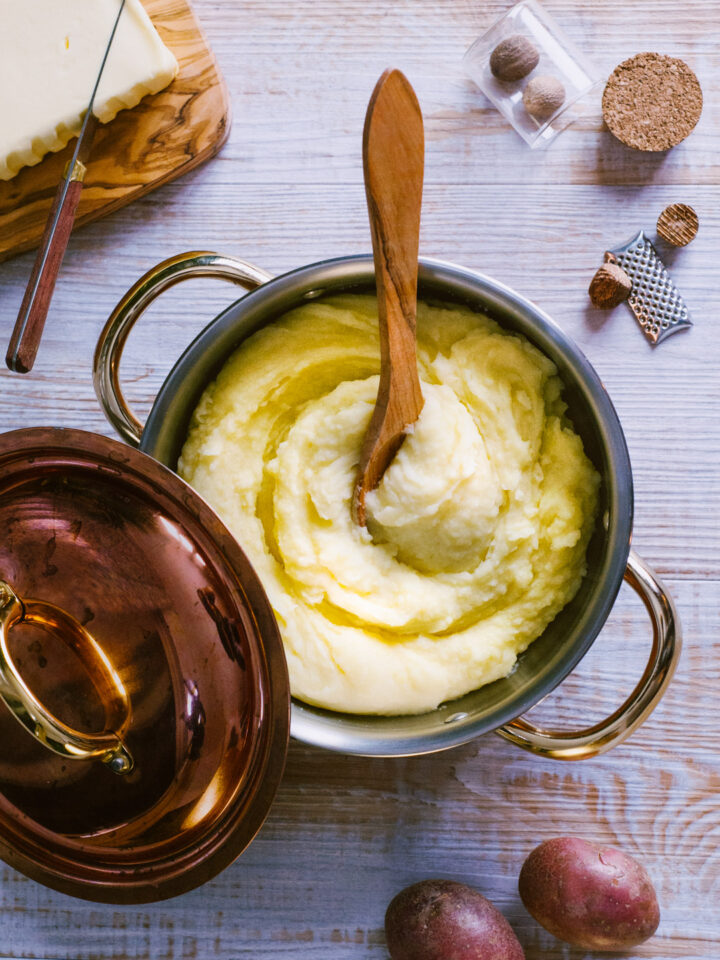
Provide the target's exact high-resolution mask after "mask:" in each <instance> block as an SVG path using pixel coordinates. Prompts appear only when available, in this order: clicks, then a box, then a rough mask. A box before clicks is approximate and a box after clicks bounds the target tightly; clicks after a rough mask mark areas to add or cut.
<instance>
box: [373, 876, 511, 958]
mask: <svg viewBox="0 0 720 960" xmlns="http://www.w3.org/2000/svg"><path fill="white" fill-rule="evenodd" d="M385 938H386V940H387V947H388V950H389V952H390V956H391V958H392V960H524V958H525V953H524V952H523V948H522V947H521V946H520V943H519V942H518V939H517V937H516V936H515V934H514V933H513V930H512V927H511V926H510V924H509V923H508V922H507V920H506V919H505V917H504V916H503V915H502V914H501V913H500V911H499V910H498V909H497V907H495V906H494V905H493V904H492V903H490V901H489V900H487V899H486V898H485V897H484V896H483V895H482V894H481V893H478V891H477V890H473V889H472V887H467V886H465V884H464V883H455V882H453V881H452V880H423V881H421V882H420V883H415V884H413V885H412V886H411V887H406V888H405V889H404V890H401V891H400V893H398V894H397V896H396V897H395V898H394V899H393V900H392V901H391V903H390V906H389V907H388V908H387V913H386V914H385Z"/></svg>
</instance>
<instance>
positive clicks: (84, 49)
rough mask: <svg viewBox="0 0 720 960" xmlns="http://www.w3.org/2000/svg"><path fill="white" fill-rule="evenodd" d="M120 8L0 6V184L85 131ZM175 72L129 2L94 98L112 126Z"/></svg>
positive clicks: (9, 1)
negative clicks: (94, 91)
mask: <svg viewBox="0 0 720 960" xmlns="http://www.w3.org/2000/svg"><path fill="white" fill-rule="evenodd" d="M119 3H120V0H0V180H9V179H10V178H11V177H14V176H15V174H16V173H17V172H18V170H20V169H21V168H22V167H25V166H29V165H32V164H35V163H39V162H40V161H41V160H42V158H43V157H44V156H45V154H47V153H49V152H51V151H53V150H62V148H63V147H64V146H65V145H66V144H67V143H68V141H69V140H71V139H72V138H73V137H75V136H77V134H78V133H79V132H80V127H81V125H82V118H83V114H84V112H85V110H86V108H87V105H88V101H89V100H90V94H91V93H92V89H93V85H94V83H95V79H96V77H97V74H98V71H99V69H100V63H101V62H102V57H103V54H104V52H105V48H106V46H107V42H108V40H109V38H110V33H111V31H112V27H113V23H114V21H115V18H116V16H117V12H118V9H119ZM177 70H178V65H177V61H176V60H175V57H174V56H173V55H172V53H171V52H170V51H169V50H168V49H167V47H166V46H165V45H164V43H163V42H162V40H161V39H160V37H159V36H158V33H157V31H156V30H155V27H154V26H153V25H152V22H151V20H150V18H149V17H148V15H147V13H146V11H145V9H144V7H143V6H142V4H141V3H140V0H126V3H125V9H124V10H123V13H122V16H121V17H120V23H119V24H118V29H117V33H116V34H115V39H114V41H113V45H112V47H111V49H110V54H109V56H108V61H107V63H106V64H105V70H104V72H103V76H102V80H101V81H100V87H99V89H98V92H97V95H96V97H95V108H94V111H93V112H94V113H95V114H97V116H98V118H99V119H100V120H101V121H102V122H103V123H107V122H108V121H109V120H112V118H113V117H114V116H115V115H116V114H117V112H118V111H119V110H122V109H123V108H124V107H134V106H135V105H136V104H138V103H139V102H140V100H141V99H142V98H143V97H144V96H146V95H147V94H150V93H157V92H158V90H162V89H163V87H166V86H167V85H168V84H169V83H170V81H171V80H172V79H173V77H174V76H175V75H176V73H177Z"/></svg>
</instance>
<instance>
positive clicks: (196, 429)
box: [179, 296, 599, 714]
mask: <svg viewBox="0 0 720 960" xmlns="http://www.w3.org/2000/svg"><path fill="white" fill-rule="evenodd" d="M418 363H419V370H420V377H421V381H422V389H423V395H424V398H425V407H424V409H423V412H422V414H421V416H420V419H419V420H418V422H417V423H416V424H415V425H414V427H413V428H412V430H411V432H410V433H409V435H408V436H407V438H406V439H405V442H404V443H403V446H402V447H401V448H400V451H399V453H398V454H397V456H396V458H395V460H394V461H393V463H392V464H391V465H390V467H389V468H388V470H387V471H386V474H385V476H384V478H383V480H382V482H381V484H380V486H379V487H378V489H377V490H376V491H374V492H373V493H372V494H370V496H369V497H368V501H367V503H368V511H369V518H370V519H369V522H368V529H365V528H361V527H358V526H357V525H356V524H355V523H353V520H352V515H351V501H352V492H353V486H354V483H355V479H356V471H357V463H358V459H359V453H360V448H361V445H362V441H363V437H364V434H365V431H366V429H367V425H368V422H369V418H370V415H371V413H372V409H373V405H374V402H375V397H376V394H377V384H378V373H379V343H378V333H377V312H376V303H375V299H374V298H373V297H369V296H342V297H334V298H328V299H326V300H323V301H319V302H316V303H312V304H308V305H306V306H302V307H300V308H298V309H296V310H293V311H291V312H290V313H288V314H286V315H285V316H284V317H282V318H280V319H279V320H277V321H276V322H274V323H273V324H271V325H270V326H268V327H266V328H264V329H263V330H261V331H259V332H258V333H256V334H255V335H253V336H252V337H251V338H250V339H248V340H247V341H246V342H245V343H244V344H243V345H242V346H241V347H240V348H239V349H238V350H237V351H236V352H235V354H234V355H233V356H232V357H231V358H230V359H229V360H228V362H227V363H226V365H225V367H224V368H223V370H222V371H221V373H220V375H219V376H218V378H217V380H216V381H215V382H214V383H213V384H211V385H210V386H209V387H208V388H207V390H206V391H205V393H204V395H203V397H202V399H201V401H200V404H199V405H198V408H197V410H196V411H195V414H194V416H193V420H192V423H191V427H190V431H189V435H188V439H187V441H186V443H185V446H184V448H183V452H182V456H181V458H180V463H179V471H180V473H181V475H182V476H183V477H184V478H185V479H186V480H187V481H188V482H189V483H191V484H192V485H193V486H194V487H195V488H196V489H197V490H198V491H199V492H200V493H201V494H202V495H203V496H204V497H205V498H206V499H207V500H208V501H209V502H210V503H211V504H212V505H213V506H214V507H215V509H216V510H217V511H218V513H219V514H220V516H221V517H222V518H223V519H224V521H225V522H226V523H227V525H228V526H229V527H230V529H231V530H232V532H233V533H234V534H235V536H236V537H237V539H238V540H239V542H240V544H241V545H242V546H243V548H244V549H245V550H246V552H247V553H248V555H249V557H250V559H251V561H252V562H253V564H254V566H255V568H256V570H257V571H258V574H259V575H260V577H261V579H262V581H263V584H264V586H265V589H266V590H267V592H268V595H269V597H270V601H271V603H272V605H273V608H274V610H275V613H276V615H277V618H278V622H279V624H280V630H281V633H282V635H283V640H284V643H285V649H286V654H287V658H288V665H289V669H290V678H291V685H292V690H293V694H294V695H295V696H296V697H299V698H300V699H303V700H306V701H308V702H310V703H314V704H318V705H320V706H323V707H327V708H329V709H335V710H342V711H349V712H356V713H381V714H401V713H421V712H423V711H427V710H431V709H433V708H434V707H436V706H437V705H438V704H439V703H441V702H442V701H444V700H448V699H451V698H453V697H457V696H460V695H461V694H464V693H467V692H468V691H470V690H473V689H476V688H477V687H479V686H482V685H483V684H485V683H489V682H491V681H493V680H497V679H499V678H501V677H504V676H506V675H507V674H508V673H509V672H510V670H511V669H512V667H513V665H514V664H515V661H516V659H517V656H518V654H519V653H521V652H522V651H523V650H524V649H525V648H526V647H527V646H528V645H529V644H530V643H531V642H532V641H533V640H534V639H536V638H537V637H538V636H539V635H540V634H541V633H542V631H543V630H544V629H545V627H546V626H547V624H548V623H549V622H550V621H551V620H552V619H553V617H555V616H556V615H557V613H558V612H559V611H560V610H561V609H562V608H563V607H564V606H565V604H567V603H568V602H569V600H571V599H572V597H573V596H574V595H575V593H576V592H577V589H578V587H579V585H580V582H581V580H582V577H583V576H584V573H585V551H586V547H587V543H588V540H589V538H590V534H591V532H592V529H593V526H594V518H595V514H596V504H597V488H598V484H599V477H598V475H597V473H596V471H595V470H594V468H593V467H592V465H591V463H590V462H589V460H588V459H587V457H586V456H585V454H584V452H583V448H582V443H581V441H580V438H579V437H578V436H577V434H575V432H574V431H573V429H572V427H571V425H570V423H569V422H568V420H567V419H566V417H565V405H564V403H563V401H562V398H561V384H560V381H559V379H558V377H557V374H556V371H555V367H554V365H553V364H552V362H551V361H550V360H548V359H547V358H546V357H545V356H544V355H543V354H541V353H540V352H539V351H538V350H536V349H535V348H534V347H533V346H532V345H531V344H530V343H529V342H528V341H527V340H525V339H524V338H522V337H520V336H517V335H511V334H508V333H504V332H502V331H501V329H500V327H499V326H498V325H497V324H495V323H494V322H493V321H491V320H489V319H488V318H487V317H484V316H483V315H481V314H477V313H474V312H472V311H470V310H469V309H466V308H461V307H458V306H429V305H427V304H422V303H421V304H419V308H418Z"/></svg>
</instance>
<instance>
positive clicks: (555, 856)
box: [518, 837, 660, 950]
mask: <svg viewBox="0 0 720 960" xmlns="http://www.w3.org/2000/svg"><path fill="white" fill-rule="evenodd" d="M518 886H519V888H520V897H521V898H522V902H523V903H524V904H525V906H526V907H527V909H528V911H529V912H530V913H531V914H532V915H533V917H535V919H536V920H537V922H538V923H540V924H542V926H543V927H545V929H546V930H549V931H550V933H552V934H554V935H555V936H556V937H558V938H559V939H560V940H565V941H566V942H567V943H571V944H573V946H576V947H584V948H585V949H586V950H625V949H627V948H628V947H635V946H637V945H638V944H639V943H643V942H644V941H645V940H647V939H648V938H649V937H651V936H652V935H653V934H654V933H655V931H656V930H657V927H658V924H659V923H660V909H659V907H658V902H657V897H656V895H655V889H654V887H653V885H652V882H651V880H650V877H649V876H648V875H647V872H646V870H645V868H644V867H643V866H641V864H639V863H638V862H637V860H634V859H633V858H632V857H631V856H629V855H628V854H627V853H623V852H622V850H616V849H615V848H614V847H606V846H603V845H602V844H599V843H592V842H591V841H589V840H581V839H579V838H578V837H557V838H556V839H554V840H546V841H545V842H544V843H541V844H540V846H539V847H536V848H535V849H534V850H533V851H532V853H531V854H530V856H529V857H528V858H527V860H526V861H525V863H524V864H523V868H522V870H521V871H520V881H519V884H518Z"/></svg>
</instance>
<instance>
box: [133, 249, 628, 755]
mask: <svg viewBox="0 0 720 960" xmlns="http://www.w3.org/2000/svg"><path fill="white" fill-rule="evenodd" d="M374 284H375V270H374V263H373V258H372V256H370V255H365V254H361V255H355V256H349V257H336V258H332V259H328V260H322V261H319V262H317V263H313V264H308V265H306V266H302V267H299V268H296V269H293V270H291V271H288V272H287V273H284V274H282V275H280V276H277V277H275V278H273V279H271V280H269V281H267V282H266V283H264V284H262V285H261V286H259V287H257V288H256V289H254V290H252V291H251V292H249V293H247V294H245V295H244V296H242V297H240V298H239V299H238V300H236V301H235V302H234V303H233V304H231V305H230V306H229V307H227V308H226V309H225V310H223V311H222V312H221V313H220V314H219V315H218V316H217V317H215V319H214V320H212V321H210V323H209V324H208V325H207V326H206V327H205V328H204V329H203V330H202V331H201V332H200V333H199V334H198V336H197V337H195V339H194V340H193V341H192V343H191V344H190V345H189V346H188V347H187V348H186V349H185V350H184V351H183V353H182V355H181V356H180V357H179V359H178V360H177V362H176V363H175V365H174V366H173V368H172V370H171V371H170V373H169V374H168V376H167V377H166V379H165V381H164V383H163V385H162V387H161V389H160V391H159V393H158V395H157V398H156V400H155V403H154V404H153V407H152V410H151V412H150V415H149V417H148V419H147V422H146V424H145V428H144V431H143V435H142V440H141V443H140V447H141V449H142V450H144V451H145V452H149V453H151V454H152V455H153V456H159V459H161V461H162V462H164V463H166V464H168V465H169V466H171V468H172V469H175V467H176V464H177V456H174V458H173V457H172V456H171V457H170V460H171V461H172V462H170V463H169V462H168V459H165V457H166V456H167V452H165V456H163V450H162V449H161V448H162V446H163V443H166V442H167V436H168V424H169V423H171V422H172V420H173V417H175V418H176V415H175V413H174V410H173V408H174V407H175V406H176V405H177V398H178V396H182V397H183V398H184V399H185V400H187V396H188V392H189V388H188V382H189V380H190V379H192V377H193V376H194V375H195V372H196V368H197V365H198V361H199V360H200V359H202V358H203V357H204V356H205V357H206V356H207V351H208V349H209V348H211V347H212V348H213V352H215V351H217V349H218V342H219V341H220V342H222V343H224V344H225V345H226V349H224V352H223V359H222V362H224V360H226V359H227V357H228V356H229V355H230V353H231V352H232V351H233V350H234V349H235V348H236V347H237V346H238V345H239V343H240V342H241V341H242V340H244V339H246V337H248V336H249V335H250V334H251V333H252V332H254V331H255V329H259V327H261V326H264V325H266V324H267V323H270V322H272V321H273V320H274V319H276V318H277V317H278V316H280V315H281V314H282V313H285V312H287V310H289V309H291V308H292V306H298V305H300V303H302V302H306V301H311V300H314V299H317V298H318V297H320V296H330V295H332V294H333V293H340V292H353V291H358V292H359V291H360V290H361V289H368V290H369V289H374ZM443 287H448V288H449V289H448V292H447V294H446V295H444V296H443V295H442V294H441V295H438V293H439V291H440V290H441V289H442V288H443ZM423 288H425V292H423ZM418 291H419V296H420V297H421V298H422V297H424V298H425V299H436V300H438V299H445V300H459V301H461V302H466V303H469V304H470V305H473V306H475V307H476V308H479V309H482V310H483V311H485V312H487V313H488V314H489V315H490V316H492V317H494V318H495V319H497V321H498V322H499V323H500V325H501V326H503V327H506V328H507V327H508V325H509V324H508V316H507V315H509V316H510V317H514V318H518V320H519V321H520V323H519V325H520V326H522V325H523V324H522V321H525V322H526V323H528V322H529V323H530V324H531V325H532V335H531V336H529V337H528V339H530V340H531V341H532V342H533V343H534V344H535V346H537V347H538V348H539V349H540V350H541V351H542V352H543V353H544V354H545V355H546V356H550V358H551V359H553V361H554V362H557V358H558V357H562V359H563V361H564V362H565V364H566V366H567V368H568V370H572V372H573V374H574V381H575V386H576V387H578V388H579V389H580V390H581V391H582V393H583V395H584V399H585V402H586V404H587V406H588V409H589V410H591V411H592V414H593V417H594V419H595V420H596V422H597V425H598V430H599V433H600V434H601V435H602V438H603V447H604V454H605V456H606V457H607V466H606V469H605V470H603V481H604V483H605V484H606V485H607V486H608V487H609V490H608V510H607V512H606V516H605V517H604V518H602V522H603V524H604V526H605V530H606V533H607V540H608V543H607V548H606V549H605V551H604V554H603V563H602V566H601V570H600V574H599V575H598V577H597V582H596V584H595V586H594V589H593V591H592V599H591V603H590V604H589V605H588V607H587V608H586V610H585V611H584V612H583V614H582V617H581V624H580V626H577V627H575V628H574V632H577V633H578V639H577V640H576V641H575V642H574V643H573V644H572V646H571V647H570V648H569V649H568V650H566V651H565V653H564V654H563V655H562V656H561V657H560V658H559V659H558V661H557V662H556V663H555V664H554V665H553V668H552V670H551V671H549V672H548V673H547V675H545V676H542V675H541V676H540V677H539V679H538V681H537V682H535V683H532V684H530V685H528V686H527V689H525V690H524V691H523V690H519V691H518V692H516V693H515V694H513V695H512V696H511V697H510V698H509V699H508V700H507V702H506V703H505V705H503V706H501V707H499V708H498V709H496V710H494V711H492V712H491V713H490V714H489V715H485V714H480V715H479V716H476V717H472V716H471V715H469V714H464V712H463V709H462V706H461V703H462V700H463V699H464V698H459V699H458V700H455V701H451V702H449V703H447V704H442V705H441V706H440V707H438V708H437V709H436V710H435V711H432V712H431V713H429V714H421V715H419V716H418V717H417V718H411V717H375V716H363V715H354V714H340V713H337V712H333V711H329V710H323V709H321V708H317V707H313V706H311V705H309V704H306V703H303V702H301V701H298V700H296V699H293V706H292V718H291V735H292V736H293V737H295V738H296V739H298V740H301V741H303V742H305V743H308V744H312V745H315V746H320V747H324V748H325V749H330V750H335V751H338V752H342V753H348V754H356V755H363V756H388V757H389V756H412V755H418V754H424V753H433V752H436V751H439V750H444V749H449V748H451V747H454V746H459V745H460V744H463V743H466V742H468V741H470V740H473V739H475V738H476V737H478V736H481V735H483V734H485V733H488V732H490V731H493V730H497V729H498V728H500V727H502V726H503V725H504V724H507V723H508V722H509V721H511V720H514V719H515V718H517V717H519V716H520V715H521V714H523V713H525V712H526V711H527V710H529V709H530V708H532V707H533V706H536V705H537V704H538V703H539V702H540V701H541V700H542V699H543V698H544V697H546V696H547V695H548V694H549V693H550V692H551V691H552V690H553V689H554V688H555V687H557V686H558V685H559V684H560V683H561V682H562V680H564V679H565V677H567V675H568V674H569V673H570V672H571V671H572V670H573V668H574V667H575V666H576V665H577V664H578V663H579V661H580V660H581V659H582V658H583V657H584V655H585V654H586V653H587V651H588V650H589V648H590V646H591V645H592V644H593V642H594V641H595V639H596V637H597V635H598V634H599V632H600V630H601V629H602V627H603V626H604V624H605V621H606V619H607V617H608V615H609V613H610V610H611V609H612V606H613V604H614V601H615V598H616V596H617V593H618V591H619V589H620V586H621V584H622V581H623V576H624V574H625V571H626V565H627V560H628V554H629V551H630V540H631V531H632V518H633V483H632V472H631V466H630V458H629V454H628V449H627V445H626V442H625V437H624V435H623V431H622V427H621V425H620V421H619V419H618V415H617V412H616V411H615V408H614V406H613V404H612V401H611V400H610V397H609V396H608V394H607V391H606V390H605V387H604V386H603V384H602V382H601V380H600V378H599V376H598V374H597V373H596V371H595V370H594V368H593V367H592V365H591V364H590V362H589V361H588V360H587V358H586V357H585V355H584V354H583V353H582V351H581V350H580V348H579V347H578V346H577V345H576V344H575V343H574V342H573V340H572V339H571V338H570V337H568V336H567V335H566V334H565V333H564V332H563V331H562V329H561V328H560V327H559V326H558V324H557V323H556V322H555V321H554V320H553V319H552V318H551V317H550V316H549V315H548V314H547V313H545V312H544V311H543V310H541V309H540V308H539V307H538V306H537V305H536V304H534V303H533V302H532V301H530V300H528V299H527V298H525V297H523V296H521V295H520V294H518V293H517V292H516V291H514V290H513V289H511V288H510V287H508V286H506V285H505V284H503V283H501V282H499V281H497V280H494V279H493V278H491V277H489V276H487V275H486V274H483V273H481V272H479V271H474V270H470V269H468V268H465V267H461V266H458V265H456V264H454V263H451V262H448V261H444V260H440V259H435V258H420V260H419V274H418ZM433 291H434V294H433ZM289 300H292V301H293V303H289V302H288V301H289ZM503 314H505V315H506V316H505V318H504V319H503V316H502V315H503ZM248 319H250V321H251V323H250V329H245V330H243V332H242V333H240V332H239V330H238V328H239V327H240V326H241V325H242V326H245V325H246V324H247V323H248ZM511 328H512V327H511ZM522 332H523V333H525V335H526V336H527V333H526V332H525V331H524V330H523V331H522ZM222 362H220V363H219V364H217V363H215V364H214V366H213V365H211V366H210V368H209V369H208V370H207V371H206V374H207V375H206V376H205V377H204V379H203V384H204V386H206V385H207V383H209V382H210V380H212V379H213V378H214V376H215V375H216V374H217V372H218V370H219V367H220V366H222ZM560 376H561V379H562V380H563V382H564V383H565V385H566V387H567V383H566V377H565V376H564V373H563V371H562V370H561V371H560ZM204 386H203V389H204ZM197 400H199V395H197V396H196V397H195V399H194V401H193V402H192V404H189V406H190V411H189V413H192V410H194V408H195V406H196V404H197ZM570 419H572V416H571V417H570ZM187 421H189V414H188V417H187ZM187 421H186V422H185V423H184V424H183V432H182V439H183V440H184V437H185V436H186V434H187ZM177 432H179V431H177ZM596 466H597V464H596ZM608 480H610V483H608ZM589 573H590V572H589V571H588V574H586V576H587V575H589ZM594 573H595V571H593V574H594ZM531 648H532V645H531V647H530V648H529V649H531ZM522 656H523V655H521V657H522ZM507 680H508V678H505V679H504V680H499V681H496V682H497V683H506V682H507ZM480 689H483V688H480ZM422 718H426V719H427V718H435V722H434V723H433V724H432V725H431V726H432V727H434V728H436V729H433V730H432V731H431V732H428V730H424V729H423V723H422ZM412 720H415V721H417V722H416V723H415V724H413V723H412V722H408V721H412ZM400 721H405V724H404V726H405V727H406V728H407V730H406V732H405V733H403V734H402V735H398V734H397V733H392V732H385V733H383V732H380V728H381V727H382V726H385V728H387V729H390V728H391V727H392V723H393V722H395V724H396V725H397V724H398V723H399V722H400ZM413 726H415V728H416V729H415V731H413V729H412V727H413Z"/></svg>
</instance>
